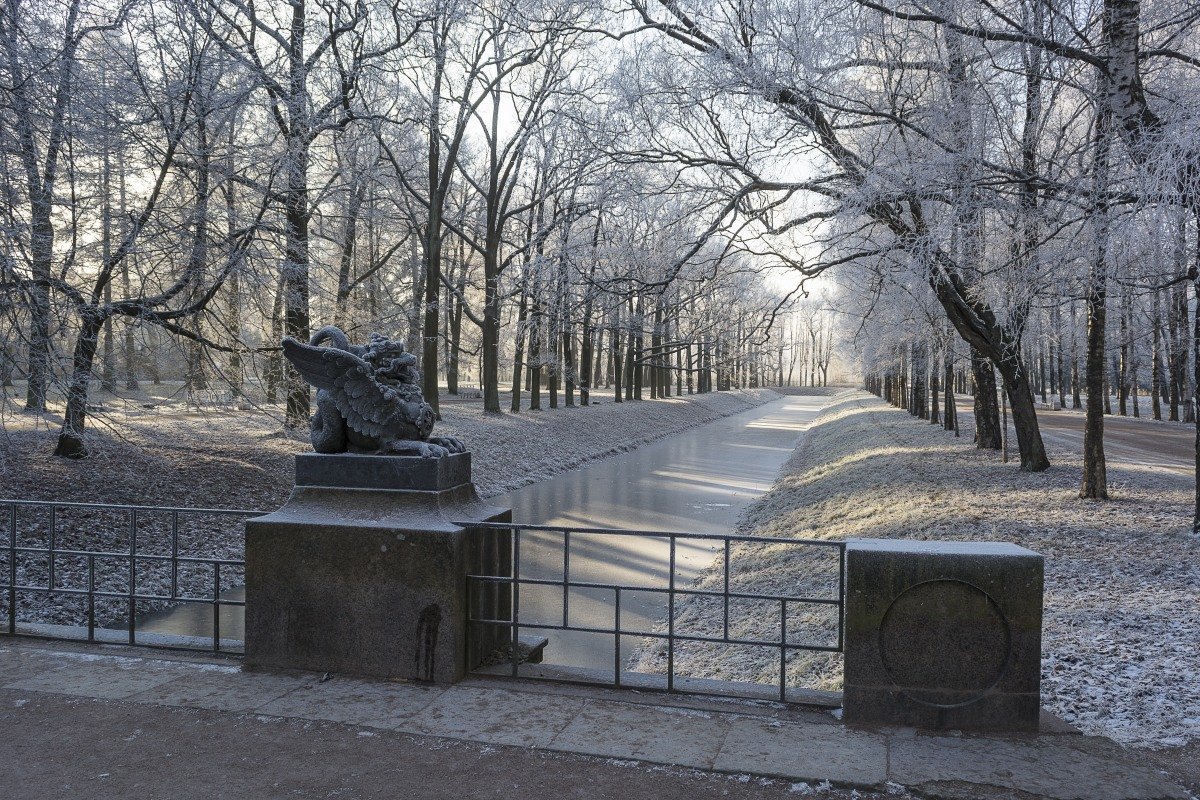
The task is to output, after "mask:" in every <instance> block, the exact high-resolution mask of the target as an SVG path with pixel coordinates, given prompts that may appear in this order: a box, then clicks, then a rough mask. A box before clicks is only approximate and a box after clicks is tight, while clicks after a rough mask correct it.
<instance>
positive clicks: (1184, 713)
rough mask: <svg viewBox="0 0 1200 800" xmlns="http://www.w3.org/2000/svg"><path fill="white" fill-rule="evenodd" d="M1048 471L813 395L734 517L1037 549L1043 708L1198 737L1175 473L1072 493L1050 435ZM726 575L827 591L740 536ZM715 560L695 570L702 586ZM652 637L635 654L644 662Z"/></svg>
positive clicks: (1179, 485) (1061, 453)
mask: <svg viewBox="0 0 1200 800" xmlns="http://www.w3.org/2000/svg"><path fill="white" fill-rule="evenodd" d="M1050 449H1051V452H1050V456H1051V460H1052V461H1053V463H1054V466H1053V467H1052V468H1051V469H1050V470H1049V471H1048V472H1046V473H1043V474H1036V475H1034V474H1028V473H1023V472H1020V471H1019V470H1018V469H1017V466H1016V465H1015V464H1011V463H1010V464H1003V463H1001V461H1000V459H999V458H997V457H996V454H995V453H992V452H987V451H980V450H976V449H975V448H974V446H973V445H972V443H971V440H970V438H969V436H966V437H964V438H961V439H955V438H954V437H953V435H952V434H948V433H946V432H944V431H942V430H941V429H940V427H937V426H933V425H930V424H929V423H927V422H924V421H921V420H915V419H913V418H912V417H910V416H908V415H907V414H906V413H905V412H903V411H900V410H897V409H893V408H890V407H889V406H887V405H885V404H884V403H882V402H880V401H879V400H878V399H876V398H874V397H872V396H871V395H867V394H865V393H862V392H846V393H843V394H841V395H839V396H838V397H837V398H835V400H834V401H833V402H832V403H831V404H830V406H828V407H827V408H826V409H825V410H824V412H823V413H822V415H821V417H820V418H819V420H818V422H817V423H816V424H815V425H814V426H813V427H812V429H811V430H810V432H809V434H808V437H807V438H806V440H805V442H804V443H803V444H802V446H801V447H800V449H799V450H797V452H796V453H795V454H794V455H793V457H792V459H791V460H790V461H789V462H788V464H787V465H786V466H785V467H784V469H783V471H782V474H781V477H780V478H779V479H778V481H777V482H776V484H775V486H774V487H773V488H772V489H771V491H770V492H769V493H768V494H767V495H765V496H764V497H763V498H761V499H760V500H759V501H758V502H756V503H755V504H754V505H753V506H751V507H750V508H749V509H747V512H746V515H745V517H744V519H743V523H742V526H741V527H742V529H743V530H744V531H748V532H751V533H753V534H757V535H763V536H792V537H801V538H810V539H844V538H848V537H889V538H915V539H960V540H979V541H1011V542H1016V543H1017V544H1020V545H1023V546H1025V547H1029V548H1031V549H1033V550H1036V551H1038V552H1040V553H1042V554H1043V555H1044V556H1045V557H1046V595H1045V622H1044V629H1043V630H1044V637H1043V664H1042V674H1043V682H1042V691H1043V703H1044V704H1045V705H1046V707H1047V708H1049V709H1050V710H1051V711H1053V712H1054V713H1056V714H1058V715H1059V716H1060V717H1062V718H1064V719H1066V720H1068V721H1070V722H1072V723H1073V724H1075V725H1077V726H1079V727H1080V728H1081V729H1082V730H1084V732H1085V733H1091V734H1101V735H1106V736H1109V737H1112V738H1114V739H1116V740H1118V741H1121V742H1124V743H1129V744H1137V745H1149V746H1171V745H1182V744H1184V743H1186V742H1188V741H1191V740H1200V539H1198V538H1197V537H1196V536H1194V535H1192V534H1191V533H1190V523H1191V514H1192V505H1191V504H1192V502H1193V495H1192V490H1193V488H1192V484H1191V480H1190V479H1189V478H1188V477H1185V476H1180V475H1173V474H1169V473H1167V472H1165V471H1162V470H1151V469H1148V468H1145V467H1136V466H1132V467H1126V466H1122V465H1121V464H1119V463H1118V464H1110V465H1109V481H1110V491H1111V492H1112V494H1113V496H1114V498H1115V499H1114V500H1112V501H1110V502H1107V503H1097V502H1092V501H1084V500H1080V499H1079V498H1078V497H1077V492H1078V481H1079V474H1080V469H1081V462H1080V456H1079V454H1078V453H1077V452H1073V451H1072V450H1070V449H1067V448H1064V447H1056V446H1054V445H1053V444H1051V445H1050ZM733 563H734V566H735V568H736V570H737V572H736V581H737V582H738V585H739V586H743V587H755V588H757V589H759V590H761V591H768V592H770V593H779V594H789V593H802V592H812V591H824V590H827V589H828V575H829V572H828V569H827V566H828V565H827V564H826V563H824V562H819V561H818V560H817V559H816V558H815V557H812V556H808V555H799V556H797V555H796V554H795V551H794V550H788V549H786V548H765V547H763V546H759V545H747V546H744V547H741V548H739V549H738V550H737V552H736V553H735V554H734V557H733ZM718 580H719V576H718V575H717V574H716V572H715V570H714V572H713V573H712V574H709V575H707V576H705V577H704V578H702V579H701V582H702V583H703V582H716V581H718ZM682 605H683V608H682V609H681V610H680V611H679V616H678V617H677V620H676V628H677V629H678V628H679V627H680V626H681V625H691V626H693V627H697V628H705V627H707V628H708V629H710V630H712V629H715V626H718V625H719V614H720V611H719V609H717V608H715V607H706V606H705V605H704V604H702V603H697V602H693V603H690V604H689V603H686V602H685V603H683V604H682ZM733 622H734V628H735V630H734V631H732V633H734V634H735V635H739V636H746V637H751V636H758V637H759V638H762V637H767V638H770V637H773V636H777V635H778V634H777V631H778V624H779V623H778V612H777V611H776V612H775V613H774V615H772V614H770V613H763V610H757V611H756V612H754V613H741V614H738V615H737V618H736V619H735V620H734V621H733ZM788 624H789V628H790V629H793V630H799V629H800V627H801V626H806V627H809V628H814V629H817V630H821V629H822V628H823V629H824V630H826V631H828V630H831V629H832V620H831V619H830V618H829V617H828V615H821V614H816V613H814V614H812V615H810V616H808V617H801V616H796V617H794V618H793V617H792V616H791V615H790V614H789V620H788ZM675 659H676V666H677V668H678V669H680V670H681V671H682V672H684V673H687V674H695V675H704V676H712V677H722V678H726V679H735V680H753V681H759V682H771V681H774V680H775V679H776V676H777V674H778V672H777V671H778V660H777V659H778V653H777V651H775V652H771V651H760V652H757V653H756V652H746V651H739V652H737V653H734V654H730V653H723V652H722V651H717V650H700V649H689V648H686V647H684V648H677V650H676V655H675ZM663 666H664V659H663V654H662V653H661V652H659V651H658V650H657V649H655V648H653V647H651V648H649V649H647V650H646V651H644V652H643V653H642V654H641V655H640V658H639V660H638V662H637V664H636V667H637V668H638V669H642V670H646V671H658V670H661V669H662V668H663ZM788 673H789V679H790V680H792V681H795V682H796V683H799V684H801V685H808V686H816V687H820V688H837V687H839V686H840V683H841V662H840V658H837V657H829V656H821V655H808V654H797V655H796V656H795V657H794V658H793V659H792V660H791V661H789V664H788Z"/></svg>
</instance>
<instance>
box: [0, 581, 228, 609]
mask: <svg viewBox="0 0 1200 800" xmlns="http://www.w3.org/2000/svg"><path fill="white" fill-rule="evenodd" d="M9 588H12V589H15V590H16V591H17V592H37V593H39V594H70V595H91V596H93V597H108V598H112V599H120V600H129V599H133V600H165V601H167V602H171V603H174V602H180V603H212V602H213V599H212V597H171V595H169V594H134V595H131V594H129V592H113V591H106V590H104V589H96V590H95V591H92V592H89V591H88V590H87V589H68V588H67V587H65V586H55V587H54V588H53V589H51V588H50V587H49V586H23V585H17V586H14V587H9V586H7V585H4V584H0V589H4V590H7V589H9ZM218 602H219V603H220V604H221V605H223V606H244V605H246V601H245V600H219V601H218Z"/></svg>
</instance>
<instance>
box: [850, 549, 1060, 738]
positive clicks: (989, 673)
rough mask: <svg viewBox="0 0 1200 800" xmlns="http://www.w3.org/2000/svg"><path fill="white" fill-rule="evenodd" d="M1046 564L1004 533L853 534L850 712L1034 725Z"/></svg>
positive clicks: (960, 724)
mask: <svg viewBox="0 0 1200 800" xmlns="http://www.w3.org/2000/svg"><path fill="white" fill-rule="evenodd" d="M1042 568H1043V563H1042V557H1041V556H1040V555H1038V554H1037V553H1035V552H1033V551H1031V550H1026V549H1025V548H1023V547H1018V546H1016V545H1013V544H1004V543H999V542H980V543H975V542H921V541H907V540H887V539H875V540H871V539H866V540H854V541H851V542H848V543H847V547H846V610H845V685H844V718H845V721H846V722H848V723H860V724H872V723H880V724H896V725H911V726H916V727H921V728H936V729H946V728H953V729H976V730H981V729H982V730H1010V731H1036V730H1037V729H1038V716H1039V713H1040V690H1041V642H1042Z"/></svg>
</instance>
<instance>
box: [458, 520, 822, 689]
mask: <svg viewBox="0 0 1200 800" xmlns="http://www.w3.org/2000/svg"><path fill="white" fill-rule="evenodd" d="M469 527H470V528H472V529H473V530H474V531H477V532H478V533H476V535H477V536H478V535H482V536H484V537H488V536H490V537H497V541H493V542H491V543H490V547H491V550H492V552H498V551H503V552H504V553H505V556H504V557H503V558H501V559H495V558H492V559H485V561H490V563H491V564H492V565H493V566H492V569H491V573H490V574H489V573H488V572H471V573H470V574H468V576H467V583H468V608H469V612H468V619H467V621H468V625H469V627H472V628H473V629H475V630H476V632H478V630H479V629H483V630H490V631H492V632H496V631H505V632H506V633H505V634H503V635H502V639H503V641H504V651H505V653H504V661H506V662H507V664H508V668H507V669H506V671H508V672H510V674H511V675H512V676H513V677H517V676H519V675H522V674H524V675H526V676H529V677H545V675H536V674H534V673H532V672H530V671H528V670H525V671H522V669H521V665H522V663H523V662H524V661H525V659H526V655H527V654H528V652H529V647H528V644H527V642H528V641H529V639H530V637H525V640H526V644H524V645H523V643H522V636H521V634H522V631H525V632H534V633H536V634H547V635H551V636H552V635H555V633H556V632H558V633H568V632H570V633H579V634H592V635H600V636H611V637H612V655H611V657H612V661H611V665H612V667H611V670H612V671H611V679H603V678H596V677H595V675H596V671H594V670H592V671H588V674H590V675H591V676H592V677H591V679H584V680H583V682H588V683H600V684H603V685H607V686H612V687H621V686H622V685H623V684H626V685H635V684H634V682H632V681H629V678H630V677H638V678H643V680H639V681H637V683H636V685H637V686H638V687H639V688H642V687H645V686H647V683H646V681H645V680H644V678H645V677H646V676H645V675H643V674H640V673H635V672H633V671H632V670H629V669H627V668H626V667H625V665H624V663H623V650H622V644H621V640H622V637H626V638H630V637H633V638H637V639H641V640H644V641H650V642H653V641H655V640H658V641H660V642H665V645H666V675H665V687H663V688H665V689H666V691H668V692H675V691H687V692H696V691H697V690H696V689H695V688H694V687H695V686H696V685H698V684H699V683H703V681H702V680H701V681H693V680H690V679H684V680H683V681H682V682H683V683H685V684H686V688H682V689H681V688H680V687H679V684H680V682H681V680H680V678H681V676H678V675H677V663H676V653H677V650H678V649H679V648H680V646H686V645H689V644H690V645H701V646H711V645H718V646H728V647H758V648H771V649H772V650H774V651H777V653H778V676H777V681H776V683H775V687H774V688H775V689H776V690H777V694H776V695H775V696H776V697H777V698H778V699H779V700H780V701H785V700H786V699H787V698H788V691H789V687H788V676H787V666H788V656H789V653H792V652H795V651H802V650H808V651H816V652H823V653H839V652H841V651H842V645H843V605H844V595H845V580H844V574H845V543H844V542H840V541H821V540H807V539H790V538H774V537H756V536H742V535H733V534H729V535H724V534H696V533H674V532H664V531H631V530H616V529H608V528H584V527H560V526H547V525H520V524H514V523H487V524H479V523H474V524H470V525H469ZM530 536H533V537H536V540H535V543H533V546H534V547H536V548H537V549H538V558H537V559H536V560H537V562H538V563H537V565H536V566H537V569H536V570H534V572H541V573H543V576H531V575H530V574H528V573H529V572H530V570H529V569H528V568H527V564H526V563H525V562H527V561H528V560H529V559H528V553H529V549H530V545H531V543H529V542H526V543H525V545H524V546H523V544H522V540H523V539H525V538H527V537H530ZM605 537H616V538H615V540H614V542H615V543H616V547H615V549H613V550H611V551H610V552H608V555H607V560H608V561H609V562H612V563H615V562H619V561H621V560H623V559H627V557H628V555H629V553H630V548H629V546H628V545H626V544H625V543H631V542H632V543H635V544H634V547H633V550H634V551H637V552H640V551H644V550H645V549H646V545H647V543H658V549H659V550H660V551H662V552H660V553H659V554H658V555H657V556H654V557H651V558H649V559H642V561H643V562H647V563H653V562H655V561H656V560H657V561H658V562H659V563H658V566H657V567H651V569H650V573H651V574H649V576H648V577H647V573H646V571H645V570H644V569H643V570H642V572H641V575H640V576H639V577H641V578H642V580H640V581H639V582H632V581H631V582H619V581H615V580H603V579H587V578H586V577H577V575H576V574H574V573H575V572H577V571H578V570H577V567H576V566H575V563H576V562H575V560H573V555H574V554H573V550H574V548H575V546H576V545H578V544H579V543H580V542H581V540H586V541H587V542H588V548H589V549H590V550H591V551H592V553H593V554H596V553H597V552H598V551H597V549H596V543H597V540H598V539H604V538H605ZM485 541H486V539H485ZM623 545H624V546H623ZM684 545H686V546H688V547H689V549H690V550H691V551H692V555H693V556H694V558H693V559H692V560H693V561H695V562H696V564H693V565H692V566H691V568H690V569H689V570H688V571H689V572H690V573H692V575H691V577H690V578H688V577H686V576H683V575H681V569H680V558H679V555H680V551H681V547H682V546H684ZM651 546H652V547H653V545H651ZM603 547H604V546H603V545H602V546H601V550H600V551H599V552H600V553H601V558H602V559H603V558H605V556H604V555H603V553H604V552H605V551H604V549H603ZM756 547H771V548H783V549H786V550H788V551H789V553H791V554H798V553H799V552H800V551H807V552H808V553H811V554H814V555H817V557H818V559H824V561H819V560H816V559H814V560H813V563H812V564H810V566H812V567H813V569H812V570H811V571H813V572H815V573H816V574H818V575H819V576H820V577H821V578H822V579H823V582H824V583H825V584H826V589H827V593H825V594H823V595H822V596H809V595H807V594H772V593H769V592H762V591H755V590H754V588H753V586H750V587H747V588H745V589H742V588H739V587H738V586H736V585H734V584H735V583H738V582H740V581H738V580H737V579H735V577H734V569H733V565H734V561H735V557H736V556H737V555H738V554H739V553H742V554H743V555H745V553H743V552H742V551H743V550H746V551H753V550H754V549H755V548H756ZM559 548H561V555H559V554H558V553H557V550H558V549H559ZM706 552H707V553H708V554H709V556H708V557H707V558H706V557H705V553H706ZM614 553H615V555H614ZM551 559H553V560H555V561H557V562H558V563H557V564H556V565H555V568H554V572H556V573H557V574H554V575H544V573H546V572H547V566H548V563H547V562H548V561H550V560H551ZM664 559H665V563H661V562H662V561H663V560H664ZM705 562H706V563H705ZM497 566H499V568H496V567H497ZM636 571H637V570H635V572H636ZM661 573H665V574H661ZM749 582H750V583H753V581H749ZM484 587H491V588H490V589H485V588H484ZM533 587H540V588H541V589H542V591H545V590H546V589H557V590H558V592H560V593H561V597H559V598H558V599H557V600H556V601H555V603H556V605H558V604H560V605H559V607H558V608H556V609H555V614H556V615H557V616H558V620H557V621H552V620H546V619H532V620H529V619H523V618H522V615H523V613H524V612H525V605H527V604H525V605H523V603H524V601H523V595H522V590H523V589H525V590H526V591H527V592H528V591H529V590H531V589H532V588H533ZM497 588H499V589H502V590H503V592H502V596H499V597H497V592H496V589H497ZM481 592H483V593H484V594H486V595H487V597H486V598H484V600H483V602H480V598H479V595H480V593H481ZM597 592H599V593H608V594H609V595H610V596H611V605H612V612H613V613H612V624H611V625H609V624H602V623H598V622H596V620H595V614H592V615H590V619H587V620H584V621H582V622H575V621H574V620H573V617H574V616H575V614H574V612H573V605H572V597H573V595H574V596H576V597H578V596H579V595H580V593H597ZM635 594H636V595H659V596H665V599H666V603H665V608H664V609H663V610H662V611H663V613H661V615H660V616H659V617H658V621H657V623H656V624H654V625H651V626H647V627H646V628H644V629H634V628H632V627H628V626H626V625H624V624H623V622H622V613H623V603H624V601H625V598H629V597H630V596H632V595H635ZM696 602H704V603H716V604H718V605H719V607H720V612H719V614H718V615H717V616H718V618H719V625H718V626H717V627H718V628H719V630H717V631H714V632H711V633H705V632H688V631H685V630H680V629H679V612H680V610H681V606H682V605H686V604H687V603H696ZM735 603H741V604H748V605H749V606H750V607H751V608H750V609H748V610H746V611H745V612H743V613H742V614H741V615H740V617H739V618H738V619H733V617H732V616H731V606H732V605H733V604H735ZM538 605H539V606H540V608H539V609H538V614H539V615H544V614H545V613H546V606H547V603H546V602H545V598H544V597H543V598H541V602H540V603H538ZM593 605H594V604H593ZM643 605H644V603H643ZM764 606H770V607H775V608H777V609H778V611H777V612H772V613H778V627H777V636H769V637H767V636H753V635H746V634H739V633H738V632H737V629H738V628H745V627H755V625H749V626H747V625H746V624H745V623H746V622H747V619H746V615H747V614H758V615H762V614H763V613H764V611H763V610H764ZM797 606H809V607H811V606H817V607H823V608H826V609H828V611H829V613H828V615H827V620H826V622H827V624H826V625H825V626H823V628H824V629H823V630H821V631H818V633H819V634H821V635H824V636H825V637H827V638H826V639H825V640H824V641H806V640H803V639H801V638H800V636H799V635H798V634H800V633H802V632H801V631H797V630H796V629H795V628H794V627H793V628H792V629H791V630H789V624H788V620H789V612H790V611H792V610H793V609H794V608H795V607H797ZM481 612H482V613H481ZM643 618H644V615H643ZM758 622H761V616H760V618H759V619H758ZM757 627H759V628H761V627H762V625H761V624H760V625H758V626H757ZM479 638H480V637H479V636H478V633H476V636H475V639H476V640H478V639H479ZM485 638H486V637H485ZM493 638H494V637H493ZM533 638H536V637H533ZM473 663H479V657H478V656H476V658H475V660H474V662H473ZM485 663H486V662H485ZM606 671H607V668H606ZM560 674H566V673H560ZM717 693H720V692H717Z"/></svg>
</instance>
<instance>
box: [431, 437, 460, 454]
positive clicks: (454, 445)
mask: <svg viewBox="0 0 1200 800" xmlns="http://www.w3.org/2000/svg"><path fill="white" fill-rule="evenodd" d="M429 441H430V442H432V443H433V444H437V445H441V446H442V447H444V448H446V450H447V451H448V452H451V453H465V452H467V446H466V445H465V444H463V443H462V440H460V439H456V438H454V437H453V436H430V437H429Z"/></svg>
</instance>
